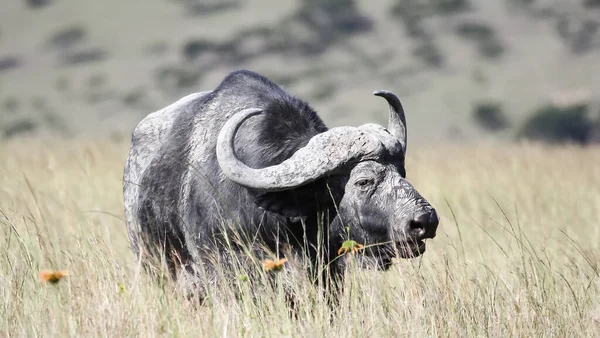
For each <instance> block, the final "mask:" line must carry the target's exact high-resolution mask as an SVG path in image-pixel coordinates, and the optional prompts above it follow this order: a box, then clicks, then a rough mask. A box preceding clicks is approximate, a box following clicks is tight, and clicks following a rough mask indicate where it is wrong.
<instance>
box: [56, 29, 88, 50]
mask: <svg viewBox="0 0 600 338" xmlns="http://www.w3.org/2000/svg"><path fill="white" fill-rule="evenodd" d="M85 37H86V31H85V29H84V28H83V27H82V26H71V27H69V28H65V29H63V30H60V31H58V32H57V33H55V34H54V35H53V36H52V37H51V38H50V39H48V42H47V43H46V44H47V45H48V47H50V48H56V49H65V48H71V47H73V46H75V45H76V44H78V43H81V42H82V41H83V40H84V39H85Z"/></svg>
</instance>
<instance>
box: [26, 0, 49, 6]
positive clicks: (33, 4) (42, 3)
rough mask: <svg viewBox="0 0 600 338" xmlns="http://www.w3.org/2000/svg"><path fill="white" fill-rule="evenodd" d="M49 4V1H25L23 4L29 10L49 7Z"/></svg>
mask: <svg viewBox="0 0 600 338" xmlns="http://www.w3.org/2000/svg"><path fill="white" fill-rule="evenodd" d="M51 2H52V1H51V0H25V3H26V4H27V6H28V7H30V8H41V7H44V6H46V5H49V4H50V3H51Z"/></svg>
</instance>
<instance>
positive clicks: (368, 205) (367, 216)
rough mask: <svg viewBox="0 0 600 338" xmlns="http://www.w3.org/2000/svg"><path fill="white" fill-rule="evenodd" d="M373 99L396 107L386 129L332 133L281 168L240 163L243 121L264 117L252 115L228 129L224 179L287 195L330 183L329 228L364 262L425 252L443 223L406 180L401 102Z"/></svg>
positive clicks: (222, 152) (221, 140) (221, 142)
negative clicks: (332, 213) (353, 244)
mask: <svg viewBox="0 0 600 338" xmlns="http://www.w3.org/2000/svg"><path fill="white" fill-rule="evenodd" d="M374 95H377V96H380V97H383V98H385V99H386V100H387V102H388V104H389V110H390V117H389V124H388V127H387V129H386V128H384V127H383V126H380V125H376V124H365V125H362V126H359V127H336V128H332V129H329V130H327V131H325V132H323V133H320V134H317V135H315V136H313V137H312V138H311V139H310V140H309V141H308V143H307V144H306V145H305V146H304V147H301V148H300V149H298V150H297V151H296V152H295V153H294V154H293V155H292V156H290V157H289V158H287V159H286V160H284V161H283V162H281V163H280V164H277V165H273V166H268V167H265V168H251V167H249V166H248V165H246V164H244V163H243V162H242V161H241V160H240V159H239V158H238V157H237V156H236V154H235V149H234V140H235V136H236V133H237V132H238V129H239V128H241V127H242V125H243V123H244V121H245V120H247V119H248V118H250V117H251V116H256V115H259V114H261V113H262V112H263V111H262V110H261V109H259V108H247V109H245V110H242V111H240V112H238V113H236V114H234V115H233V116H232V117H231V118H229V120H228V121H227V122H226V123H225V125H224V127H223V128H222V129H221V131H220V134H219V137H218V140H217V147H216V148H217V149H216V152H217V159H218V162H219V165H220V167H221V169H222V170H223V172H224V174H225V175H226V176H227V177H228V178H229V179H230V180H232V181H234V182H236V183H238V184H240V185H242V186H244V187H247V188H249V189H255V190H260V191H267V192H278V191H286V190H291V189H297V188H300V187H302V186H305V185H307V184H309V183H311V182H315V181H317V180H321V179H323V178H326V179H327V184H328V185H330V187H331V191H332V193H333V194H334V195H336V196H337V197H336V198H335V199H334V200H335V204H336V205H335V210H336V217H335V219H334V221H333V222H332V223H331V224H330V227H331V228H333V229H337V230H336V232H335V233H336V234H337V236H339V237H340V238H339V239H340V240H343V239H352V240H355V241H357V242H359V243H363V244H364V245H365V246H366V249H365V250H364V255H363V257H365V258H366V259H367V260H372V261H374V262H376V263H377V265H378V266H379V267H382V268H387V267H388V266H389V265H390V263H391V260H392V258H393V257H403V258H410V257H416V256H418V255H420V254H421V253H423V252H424V251H425V240H426V239H428V238H433V237H435V234H436V229H437V226H438V216H437V214H436V211H435V209H434V208H433V207H432V206H431V205H430V204H429V203H428V202H427V201H426V200H425V199H424V198H423V197H422V196H421V195H420V194H419V192H417V190H416V189H415V188H414V187H413V186H412V185H411V184H410V182H409V181H408V180H407V179H406V171H405V155H406V140H407V137H406V136H407V133H406V119H405V115H404V110H403V108H402V105H401V103H400V100H399V99H398V98H397V96H396V95H395V94H393V93H391V92H388V91H376V92H375V93H374ZM346 229H348V230H349V233H348V232H346ZM330 233H331V232H330Z"/></svg>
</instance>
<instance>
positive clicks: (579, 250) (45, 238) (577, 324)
mask: <svg viewBox="0 0 600 338" xmlns="http://www.w3.org/2000/svg"><path fill="white" fill-rule="evenodd" d="M126 152H127V145H125V144H112V143H102V142H92V141H85V140H79V141H77V142H72V143H66V142H59V141H50V142H40V141H18V142H17V141H15V142H12V143H8V144H3V145H0V159H1V160H0V225H1V226H0V336H10V337H36V336H43V337H50V336H60V337H66V336H106V337H125V336H142V337H153V336H193V337H212V336H219V337H220V336H226V337H238V336H249V337H273V336H285V337H292V336H293V337H319V336H332V337H333V336H337V337H349V336H385V337H388V336H417V337H430V336H496V337H497V336H502V337H505V336H528V337H531V336H569V337H574V336H597V334H598V332H599V331H598V330H600V292H599V291H600V266H599V263H600V226H598V219H599V218H600V148H585V149H582V148H577V147H560V148H558V147H555V148H549V147H544V146H539V145H523V146H505V147H499V146H498V147H496V146H443V147H431V148H421V149H416V148H413V149H412V150H411V151H410V152H409V157H408V160H407V164H408V167H407V170H408V177H409V178H410V179H411V181H412V182H413V184H414V185H415V186H416V187H417V189H418V190H419V191H420V192H421V193H422V194H423V195H424V196H425V197H426V198H427V199H428V200H429V201H430V202H431V203H432V204H433V205H434V206H435V207H436V208H437V210H438V213H439V214H440V216H441V224H440V227H439V230H438V236H437V237H436V238H435V239H433V240H430V241H429V242H428V250H427V252H426V253H425V255H424V256H422V257H420V258H417V259H413V260H399V261H397V264H396V265H395V266H394V267H393V268H392V269H391V270H390V271H387V272H377V271H371V270H361V269H359V268H356V267H354V266H353V265H352V264H350V267H349V271H348V272H347V279H346V283H345V288H344V291H343V293H342V294H341V296H340V299H339V303H338V304H336V305H335V307H336V308H335V309H334V310H332V309H331V306H330V305H329V304H328V303H327V302H326V301H325V300H323V299H322V297H320V293H319V292H320V291H319V289H318V288H315V287H313V286H312V285H311V282H310V280H309V278H308V277H307V276H306V274H305V273H304V272H303V269H302V267H301V266H300V267H297V268H295V266H296V263H295V262H294V261H293V260H291V264H289V265H290V266H289V267H286V268H285V269H284V271H282V272H280V273H277V274H275V275H274V281H275V283H274V285H275V286H274V287H271V286H270V283H269V282H268V280H269V278H268V276H267V275H268V273H266V272H264V271H262V266H261V265H260V262H258V261H257V262H254V263H252V262H250V263H248V262H247V263H244V264H239V265H238V268H239V270H236V271H234V273H235V274H237V275H239V276H238V277H239V278H234V279H233V280H231V279H223V280H218V281H216V282H215V283H214V285H213V286H211V288H210V289H209V298H208V300H207V302H206V303H205V304H203V305H198V303H197V302H196V301H194V299H186V298H185V297H182V296H181V294H180V293H179V292H178V291H177V287H176V285H174V284H173V283H171V282H169V281H167V282H159V281H157V279H156V278H153V277H152V276H149V275H148V274H147V273H146V272H145V271H144V270H143V269H142V268H141V266H140V264H139V262H138V261H137V260H136V258H135V256H134V255H133V253H132V252H131V250H130V248H129V243H128V241H127V236H126V232H125V225H124V221H123V217H122V209H123V207H122V194H121V187H122V182H121V176H122V168H123V163H124V160H125V156H126ZM349 257H351V256H349ZM46 268H51V269H68V270H69V276H68V277H65V278H64V279H63V280H61V282H59V283H58V284H56V285H51V284H42V283H40V281H39V277H38V273H39V271H40V270H42V269H46ZM250 272H255V273H254V274H251V273H250ZM227 273H231V271H223V274H224V275H225V274H227ZM284 288H285V289H286V290H287V291H288V292H290V291H291V292H292V293H293V295H294V296H295V300H296V305H295V313H294V314H291V313H290V307H289V305H288V303H287V302H286V292H284Z"/></svg>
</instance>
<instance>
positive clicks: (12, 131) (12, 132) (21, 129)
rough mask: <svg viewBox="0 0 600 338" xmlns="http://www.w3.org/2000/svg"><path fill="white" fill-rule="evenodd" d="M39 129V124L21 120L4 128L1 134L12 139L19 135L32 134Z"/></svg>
mask: <svg viewBox="0 0 600 338" xmlns="http://www.w3.org/2000/svg"><path fill="white" fill-rule="evenodd" d="M37 127H38V125H37V123H35V122H33V121H31V120H19V121H16V122H13V123H9V124H8V125H6V126H4V127H3V128H2V130H1V132H2V136H3V137H4V138H11V137H15V136H17V135H19V134H26V133H31V132H33V131H35V130H36V129H37Z"/></svg>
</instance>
